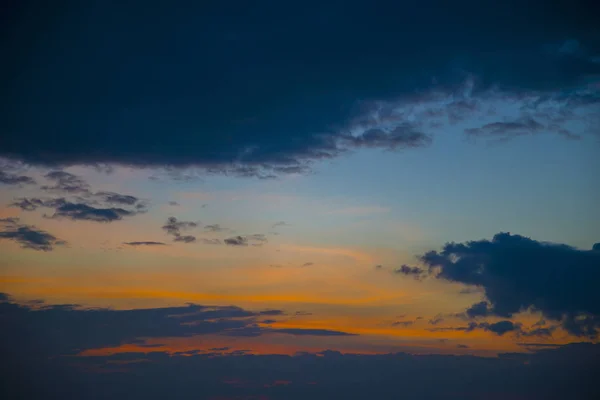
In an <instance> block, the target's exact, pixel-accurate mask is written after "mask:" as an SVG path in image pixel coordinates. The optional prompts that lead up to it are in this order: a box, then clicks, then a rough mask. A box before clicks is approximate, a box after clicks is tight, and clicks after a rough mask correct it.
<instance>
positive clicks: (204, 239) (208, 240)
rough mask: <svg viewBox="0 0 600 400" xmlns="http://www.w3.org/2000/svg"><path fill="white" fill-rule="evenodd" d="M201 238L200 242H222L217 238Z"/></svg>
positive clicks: (215, 243) (214, 243)
mask: <svg viewBox="0 0 600 400" xmlns="http://www.w3.org/2000/svg"><path fill="white" fill-rule="evenodd" d="M201 240H202V243H204V244H213V245H217V244H223V243H222V242H221V241H220V240H219V239H207V238H202V239H201Z"/></svg>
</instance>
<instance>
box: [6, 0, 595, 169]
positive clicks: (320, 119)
mask: <svg viewBox="0 0 600 400" xmlns="http://www.w3.org/2000/svg"><path fill="white" fill-rule="evenodd" d="M582 3H585V2H576V3H565V2H558V3H556V4H552V5H548V4H547V2H542V1H541V0H536V1H535V2H534V3H531V4H530V6H529V7H527V8H525V7H522V6H521V5H520V4H517V3H515V2H512V1H509V2H503V3H502V4H501V5H495V7H494V8H493V11H491V9H490V10H487V9H486V8H485V7H482V6H481V4H480V3H479V2H476V1H474V0H465V1H461V2H459V3H456V4H454V5H453V6H452V7H449V6H448V5H447V3H446V2H444V1H441V0H433V1H430V2H427V5H422V6H418V5H407V4H405V3H402V2H400V3H398V2H383V4H379V3H377V4H375V3H374V4H372V5H371V4H364V3H361V2H355V1H352V2H349V3H348V4H346V5H345V7H344V13H340V12H339V8H338V6H337V5H335V2H333V3H332V4H322V5H320V6H319V12H318V13H315V12H314V10H313V9H312V8H310V7H308V6H307V5H304V6H302V7H299V8H298V9H296V10H295V11H294V12H291V11H290V10H288V9H287V8H286V7H284V8H283V9H280V6H277V7H274V6H273V5H272V4H270V3H269V2H265V3H260V4H257V5H256V7H254V8H252V9H246V8H244V6H243V5H242V4H237V3H236V2H234V3H233V4H232V5H231V7H233V8H235V7H238V6H239V7H242V8H244V10H245V11H244V13H241V14H240V15H238V16H234V15H231V13H230V12H229V9H230V8H229V7H228V8H226V9H224V8H221V7H211V8H210V9H204V8H202V9H199V8H198V9H189V10H179V11H175V10H171V11H169V12H165V10H162V9H160V7H157V8H152V9H151V10H147V12H145V13H139V12H137V11H138V10H137V8H136V6H134V5H133V4H132V5H127V6H123V7H125V8H124V10H123V15H130V16H134V17H131V18H117V17H115V16H114V11H113V10H112V9H111V8H110V7H109V6H108V5H95V6H93V7H92V6H91V5H79V6H78V7H75V8H73V9H72V10H71V11H70V12H68V13H63V14H61V17H60V18H51V19H49V20H48V21H47V23H48V25H47V26H45V28H44V31H43V33H41V31H40V29H41V28H40V26H41V25H40V24H39V23H38V22H37V21H36V19H35V18H33V17H32V16H31V15H30V14H29V13H27V12H26V11H24V9H22V8H21V7H24V6H15V7H14V8H11V10H10V12H9V15H10V17H8V18H7V20H6V21H5V22H6V23H7V24H6V26H7V28H6V29H7V30H6V32H7V37H8V38H11V40H14V41H15V43H19V44H18V45H16V44H15V45H14V46H8V48H7V49H6V52H5V55H6V57H5V58H6V59H7V60H8V61H7V62H6V63H4V64H3V67H2V72H3V76H5V77H6V81H7V82H10V84H9V85H8V86H7V87H6V90H3V91H2V100H3V101H2V103H3V104H5V105H6V106H5V107H3V108H2V110H1V115H0V116H1V118H0V120H1V121H2V125H1V126H0V129H1V130H2V132H3V134H2V135H1V136H0V156H3V157H8V158H11V159H17V160H24V161H27V162H30V163H35V164H45V165H48V164H54V165H73V164H98V163H102V164H106V163H109V164H110V163H118V164H123V165H129V166H131V165H133V166H157V167H168V168H181V167H186V166H196V167H200V168H202V169H203V171H204V172H208V173H224V174H228V175H234V176H242V177H248V176H255V177H256V176H258V177H260V178H271V177H274V176H276V175H279V174H289V173H304V172H307V171H308V170H309V169H310V168H311V165H312V164H313V163H314V162H317V161H320V160H324V159H330V158H332V157H337V156H339V155H340V154H343V153H345V152H348V151H352V150H356V149H361V148H382V149H392V150H393V149H403V148H413V147H422V146H426V145H428V144H429V143H430V142H431V140H432V135H431V133H432V132H435V130H432V126H430V125H428V124H436V123H438V122H439V121H437V120H439V119H440V118H442V117H443V119H444V120H446V122H448V121H450V122H452V123H455V122H457V121H460V120H461V119H464V118H471V119H473V120H476V119H477V118H478V117H479V116H481V115H488V116H489V112H490V110H492V112H495V113H496V115H493V116H491V117H493V118H492V119H495V120H490V121H488V122H483V124H481V125H480V126H468V127H466V128H468V129H469V130H468V132H469V133H470V134H471V135H477V136H481V135H486V136H497V135H501V136H515V135H520V134H524V133H532V132H540V131H551V132H558V133H561V134H564V135H566V136H571V137H576V136H577V133H573V132H571V131H570V129H569V126H568V121H573V120H580V119H581V115H580V114H582V113H583V114H585V115H587V116H591V115H593V113H592V112H590V110H592V108H593V109H597V103H598V96H597V95H598V90H597V89H598V87H597V78H598V76H599V75H600V62H598V56H599V55H600V50H599V48H598V42H597V38H596V37H595V36H594V33H593V32H594V29H595V28H594V27H595V25H596V24H595V23H596V22H597V21H595V20H594V19H593V18H592V17H591V15H593V14H594V13H593V12H589V11H588V10H587V9H586V8H585V7H583V4H582ZM587 6H589V5H587ZM196 7H200V6H199V5H198V6H196ZM281 7H283V6H281ZM192 8H193V7H192ZM528 10H536V11H535V12H534V11H528ZM539 10H543V11H539ZM165 14H169V17H168V18H165ZM242 15H243V17H242ZM82 19H85V20H86V21H87V22H86V23H85V24H80V23H79V21H81V20H82ZM156 20H161V21H162V23H161V24H159V25H157V24H156V23H154V21H156ZM106 24H110V26H111V27H112V28H111V29H110V31H107V30H106V29H105V26H106ZM182 26H185V27H186V28H185V29H183V28H181V27H182ZM308 26H310V27H311V29H310V30H308V31H307V29H306V27H308ZM424 26H426V27H429V28H427V29H423V28H422V27H424ZM457 26H460V29H456V27H457ZM131 27H135V28H134V29H132V28H131ZM22 31H27V32H32V34H31V35H30V36H26V35H22V34H20V32H22ZM542 32H543V33H542ZM38 35H44V37H45V38H47V40H46V41H45V42H44V43H45V45H44V46H43V47H39V46H37V45H36V42H35V38H36V37H38ZM100 38H101V39H100ZM17 41H18V42H17ZM141 42H143V43H146V45H140V43H141ZM175 44H176V45H175ZM24 48H25V49H29V50H28V51H27V52H24V51H22V50H21V49H24ZM165 60H169V61H168V62H166V61H165ZM39 65H44V68H38V66H39ZM465 71H467V72H468V73H471V74H472V75H474V76H476V77H478V80H477V84H476V85H474V86H473V85H470V86H469V87H471V88H472V89H473V90H465V87H464V86H461V85H460V82H464V81H465V77H466V76H468V73H465ZM432 87H434V90H433V91H432V90H431V88H432ZM494 88H497V89H494ZM574 88H587V89H585V90H587V92H585V90H584V92H579V91H576V90H574ZM565 90H566V93H565ZM415 93H417V95H415ZM499 102H500V103H502V102H504V105H503V106H501V107H497V105H498V103H499ZM511 104H512V105H513V106H514V107H513V108H514V109H515V110H516V111H515V110H513V111H510V112H507V111H506V110H505V109H503V107H504V106H510V105H511ZM532 107H533V108H532ZM549 107H550V108H552V107H558V108H559V109H560V110H561V112H562V115H561V116H560V117H557V116H556V115H554V116H551V115H545V114H544V112H545V110H547V109H548V108H549ZM436 113H438V114H436ZM521 114H523V115H521ZM425 116H429V118H424V117H425ZM349 121H350V122H349ZM8 179H9V180H10V179H12V178H8Z"/></svg>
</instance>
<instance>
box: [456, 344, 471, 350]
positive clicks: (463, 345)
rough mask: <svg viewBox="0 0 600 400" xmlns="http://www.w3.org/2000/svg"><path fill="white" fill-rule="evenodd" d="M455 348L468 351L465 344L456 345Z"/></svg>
mask: <svg viewBox="0 0 600 400" xmlns="http://www.w3.org/2000/svg"><path fill="white" fill-rule="evenodd" d="M456 348H457V349H469V348H470V347H469V346H467V345H466V344H457V345H456Z"/></svg>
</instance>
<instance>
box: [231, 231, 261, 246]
mask: <svg viewBox="0 0 600 400" xmlns="http://www.w3.org/2000/svg"><path fill="white" fill-rule="evenodd" d="M224 242H225V244H226V245H228V246H248V245H252V246H261V245H263V244H264V243H266V242H267V237H266V236H265V235H264V234H262V233H256V234H252V235H238V236H232V237H230V238H227V239H225V240H224Z"/></svg>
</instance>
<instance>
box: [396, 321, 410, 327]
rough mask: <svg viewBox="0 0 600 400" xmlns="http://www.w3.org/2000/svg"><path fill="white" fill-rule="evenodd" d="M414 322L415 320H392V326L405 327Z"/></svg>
mask: <svg viewBox="0 0 600 400" xmlns="http://www.w3.org/2000/svg"><path fill="white" fill-rule="evenodd" d="M414 323H415V321H394V322H392V326H403V327H405V328H406V327H408V326H411V325H412V324H414Z"/></svg>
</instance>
